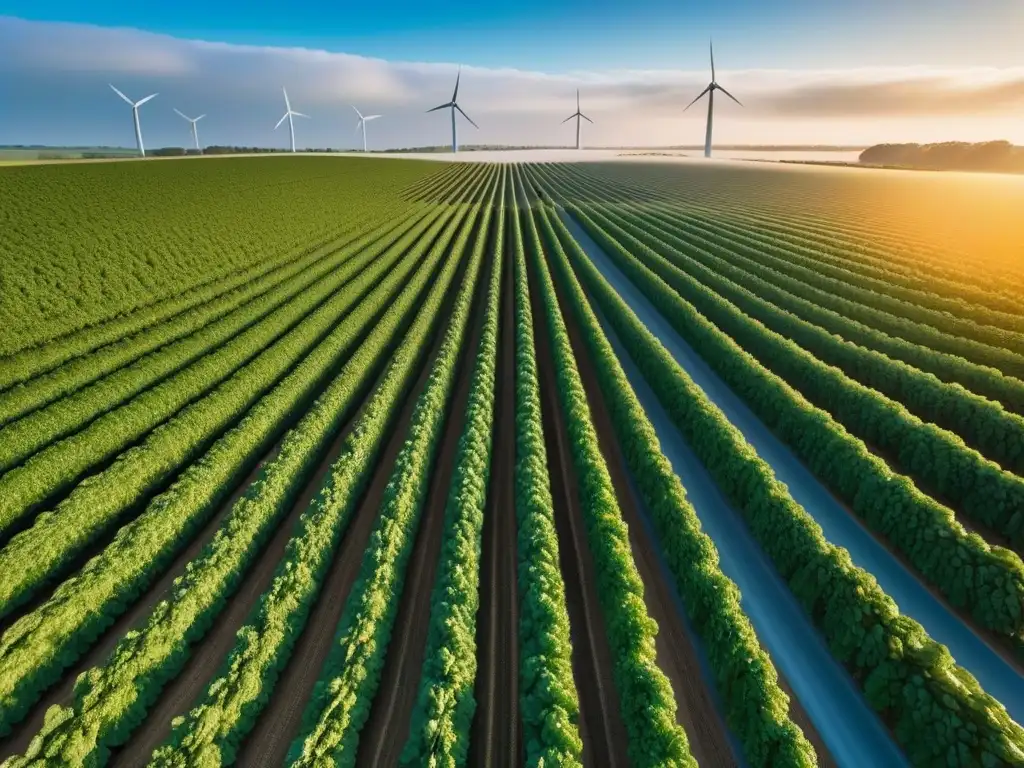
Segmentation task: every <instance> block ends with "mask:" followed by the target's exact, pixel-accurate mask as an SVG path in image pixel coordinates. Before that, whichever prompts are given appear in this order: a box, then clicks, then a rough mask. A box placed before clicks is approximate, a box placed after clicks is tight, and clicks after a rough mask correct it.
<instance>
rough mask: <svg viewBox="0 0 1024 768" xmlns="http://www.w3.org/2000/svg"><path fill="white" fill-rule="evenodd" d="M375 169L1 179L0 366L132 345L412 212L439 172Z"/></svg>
mask: <svg viewBox="0 0 1024 768" xmlns="http://www.w3.org/2000/svg"><path fill="white" fill-rule="evenodd" d="M372 162H373V161H372V160H368V159H325V158H301V157H292V158H283V157H282V158H234V159H231V160H226V161H225V160H215V161H213V162H212V163H205V162H204V163H203V164H202V165H197V164H193V163H152V164H149V163H147V164H146V165H145V166H139V165H137V164H135V165H132V164H129V165H124V164H118V163H92V164H86V165H77V166H35V167H23V168H5V169H3V171H2V172H0V200H2V201H3V207H2V209H0V217H3V218H4V220H5V225H4V235H5V239H4V242H5V246H6V251H5V254H6V256H7V258H6V261H5V268H4V275H5V283H6V285H5V291H4V299H5V300H4V301H3V302H2V303H0V354H4V355H12V354H13V355H14V356H15V357H18V358H21V359H25V358H28V357H31V356H33V355H37V356H38V357H40V358H43V360H42V361H41V362H42V363H43V367H42V368H41V370H48V369H49V368H52V367H53V366H54V365H56V364H57V362H60V361H61V360H62V359H68V358H67V357H65V356H64V355H63V354H62V353H61V352H60V350H61V349H62V348H64V347H65V345H66V344H70V346H71V348H72V349H74V350H77V354H81V353H82V352H83V351H88V349H91V348H95V347H85V348H83V347H82V346H81V345H80V343H79V342H81V341H83V340H84V339H87V338H88V339H92V340H93V341H94V342H95V341H98V340H100V339H103V340H102V341H99V343H100V344H103V343H110V342H113V341H117V340H118V339H121V338H124V337H125V336H128V335H131V334H134V333H136V332H137V331H139V330H141V329H142V328H144V327H147V326H149V325H151V324H153V323H155V322H158V321H160V320H164V319H167V318H169V317H171V316H173V315H175V314H177V313H178V312H180V311H182V310H184V309H188V308H189V307H191V306H194V305H195V303H196V301H197V300H198V301H200V302H202V301H206V300H208V298H209V297H210V295H211V294H208V293H207V294H206V297H205V298H200V297H199V294H202V293H204V292H205V291H206V289H207V288H208V287H213V286H215V285H217V284H219V283H221V282H222V281H225V278H227V276H228V275H231V274H232V273H235V272H244V271H246V270H248V269H249V268H250V267H251V266H253V265H255V264H257V263H265V262H267V261H277V260H279V259H280V257H281V256H282V255H283V254H286V253H288V252H290V251H293V249H295V250H297V251H299V252H301V251H302V250H304V249H306V248H309V247H310V246H311V245H313V246H315V245H316V244H323V243H326V242H328V241H330V240H332V239H336V238H337V236H338V234H339V231H341V230H342V229H344V228H345V227H347V225H348V222H349V221H351V220H353V219H355V218H358V217H362V216H365V215H373V214H374V213H375V212H379V213H385V212H387V210H388V208H390V209H391V212H392V213H395V212H398V211H401V210H403V209H405V208H406V204H405V203H403V202H402V201H401V200H400V199H399V198H398V196H397V194H396V193H397V192H399V191H400V189H401V188H402V187H403V186H404V185H406V184H408V183H410V182H413V181H415V180H417V179H419V178H423V177H424V176H427V175H429V174H431V173H432V172H434V171H436V166H435V167H431V166H430V165H427V164H422V163H396V164H393V165H390V166H388V167H387V168H381V167H377V166H375V167H373V168H372V169H371V168H370V167H369V166H368V165H367V163H372ZM342 179H344V181H345V183H339V181H340V180H342ZM373 200H376V201H377V204H376V205H374V206H372V207H368V206H367V205H366V203H367V202H368V201H373ZM225 201H230V205H227V206H225ZM295 211H302V212H303V215H302V216H296V215H295V213H294V212H295ZM350 211H351V214H350V213H349V212H350ZM339 212H341V215H340V216H339ZM353 214H354V215H353ZM154 232H159V233H160V234H159V236H156V237H154V234H153V233H154ZM230 281H231V278H227V280H226V282H230ZM222 290H223V288H214V291H213V294H212V295H216V294H219V293H220V292H221V291H222ZM76 337H77V338H76ZM45 342H55V343H54V344H53V345H52V346H50V345H48V344H44V343H45ZM35 345H42V346H38V347H37V346H35ZM97 346H98V344H97ZM29 347H32V349H27V348H29ZM18 350H23V351H24V354H18ZM6 362H8V361H7V360H5V363H6ZM2 368H6V365H0V369H2ZM5 386H6V385H5Z"/></svg>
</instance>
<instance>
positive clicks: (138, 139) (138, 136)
mask: <svg viewBox="0 0 1024 768" xmlns="http://www.w3.org/2000/svg"><path fill="white" fill-rule="evenodd" d="M108 85H110V84H109V83H108ZM110 87H111V88H114V86H113V85H110ZM114 93H116V94H117V95H118V96H120V97H121V98H122V99H124V100H125V101H126V102H128V103H129V104H130V105H131V107H132V117H134V118H135V145H136V146H137V147H138V148H139V154H140V155H141V156H142V157H145V156H146V148H145V147H144V146H142V127H141V126H140V125H139V107H141V106H142V105H143V104H145V103H146V102H147V101H149V100H150V99H154V98H156V96H157V94H155V93H151V94H150V95H149V96H147V97H146V98H144V99H139V100H138V101H132V100H131V99H129V98H128V97H127V96H125V95H124V94H123V93H121V92H120V91H119V90H117V88H114Z"/></svg>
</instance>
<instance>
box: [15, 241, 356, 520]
mask: <svg viewBox="0 0 1024 768" xmlns="http://www.w3.org/2000/svg"><path fill="white" fill-rule="evenodd" d="M346 255H352V254H351V253H350V254H346ZM342 264H343V266H342V268H341V269H339V270H335V271H333V272H331V273H328V275H327V276H326V277H325V279H323V280H321V281H320V282H318V283H317V284H315V285H313V286H311V287H310V288H309V289H307V290H306V291H303V292H302V293H301V294H300V295H298V296H296V297H295V298H294V299H293V300H291V301H289V302H288V303H287V304H285V305H283V306H282V307H280V308H279V309H278V310H276V311H274V312H272V313H271V314H269V315H267V316H266V317H264V318H263V319H262V320H261V321H259V322H258V323H256V324H255V325H253V326H252V327H251V328H249V329H248V330H246V331H244V332H243V333H241V334H239V335H237V336H235V337H234V338H232V339H231V340H230V341H229V342H228V343H227V344H224V345H223V346H221V347H219V348H218V349H216V350H215V351H214V352H212V353H211V354H209V355H206V356H204V357H202V358H200V359H199V360H197V361H196V362H195V363H193V364H192V365H190V366H188V367H187V368H185V369H184V370H182V371H179V372H178V373H177V374H175V375H174V376H172V377H170V378H168V379H165V380H164V381H162V382H161V383H160V384H159V385H157V386H155V387H153V388H151V389H148V390H145V391H143V392H142V393H141V394H140V395H139V396H138V397H135V398H133V399H131V400H130V401H129V402H128V403H126V404H125V405H124V406H122V407H120V408H118V409H117V410H115V411H112V412H108V413H106V414H104V415H103V416H101V417H100V418H98V419H96V420H95V421H93V422H91V423H90V424H89V426H88V427H87V428H85V429H84V430H82V431H80V432H77V433H76V434H74V435H72V436H70V437H68V438H66V439H65V440H62V441H60V442H59V443H56V444H54V445H51V446H49V447H48V448H46V449H44V450H43V451H40V452H39V453H36V454H35V455H34V456H33V457H32V458H31V459H29V460H28V461H27V462H25V463H24V464H21V465H20V466H18V467H16V468H15V469H12V470H11V471H9V472H7V473H6V474H4V475H3V476H2V477H0V532H6V531H8V530H9V529H10V528H11V527H12V526H15V525H20V524H21V523H23V522H24V521H25V520H26V519H27V518H28V517H29V516H30V514H31V512H32V511H33V510H34V509H35V508H36V507H37V506H38V505H40V504H42V503H44V502H45V501H46V500H47V499H48V498H51V497H52V496H53V495H55V494H57V493H59V492H60V491H61V490H63V489H66V488H68V487H70V486H72V485H73V484H74V483H75V482H76V481H77V480H78V478H79V477H81V476H82V475H83V474H84V473H85V472H86V471H88V470H89V469H91V468H93V467H96V466H99V465H101V464H102V463H103V462H105V461H108V460H110V459H111V458H113V457H114V456H116V455H117V454H118V453H120V452H121V451H122V450H124V449H125V448H126V447H128V446H130V445H131V444H132V443H133V442H136V441H138V440H139V439H141V438H142V437H143V436H145V435H146V434H147V433H149V432H150V431H151V430H153V429H154V428H155V427H157V426H161V425H165V423H166V422H168V420H169V419H171V418H172V417H174V416H175V414H178V412H179V411H181V409H183V408H185V406H188V405H189V403H203V402H204V400H205V399H208V398H205V399H204V397H203V396H204V395H206V394H207V393H209V392H210V391H211V390H213V389H214V388H215V387H217V385H218V384H220V383H221V382H226V387H223V388H221V389H220V391H221V392H224V391H231V390H232V389H233V390H235V391H236V392H237V393H238V395H236V397H239V396H240V399H239V400H238V402H239V407H244V405H243V404H244V403H245V402H246V399H247V398H252V399H254V398H255V397H256V396H258V394H259V393H260V392H261V391H262V388H265V387H267V386H269V385H271V384H272V383H273V381H274V378H273V377H271V378H269V379H268V378H264V379H263V380H262V381H261V380H260V379H259V378H256V377H254V376H253V375H252V373H251V371H252V370H253V366H254V365H255V367H259V359H260V355H267V354H270V355H274V354H275V353H274V350H275V349H277V348H281V347H288V346H291V347H292V348H293V349H294V351H295V354H294V356H293V357H292V358H280V357H276V355H275V357H276V359H278V360H279V361H280V365H279V366H278V367H277V368H275V369H273V371H272V372H273V373H274V374H276V375H277V376H280V375H281V374H283V373H284V372H285V371H286V370H287V367H288V365H289V364H291V361H292V360H297V359H301V356H302V353H303V352H305V351H306V350H307V349H308V348H309V347H311V346H312V345H313V344H315V343H316V342H317V341H319V339H320V338H321V337H322V336H323V335H324V334H325V333H326V332H327V331H328V330H329V329H330V328H331V326H332V324H333V323H334V322H336V321H337V320H338V319H339V318H340V317H342V316H343V314H344V313H345V312H347V311H348V309H349V307H350V305H351V301H352V299H353V298H356V297H357V296H358V294H355V296H354V295H353V291H352V288H351V286H349V285H347V284H348V283H349V282H350V281H351V280H352V279H353V277H355V276H356V275H358V274H360V270H362V269H363V268H364V267H367V266H368V265H369V266H370V269H371V270H372V269H373V265H372V261H371V260H370V259H368V258H367V257H366V255H365V254H360V255H359V256H358V257H357V258H355V259H353V260H352V261H350V262H348V263H345V262H342ZM278 340H280V345H275V344H274V342H275V341H278ZM267 373H271V371H269V370H268V371H267ZM261 384H262V387H261V386H260V385H261ZM199 407H202V406H199ZM187 413H188V410H186V411H185V412H184V413H182V414H178V415H179V421H180V417H181V416H184V415H185V414H187ZM230 413H231V412H230V411H229V412H225V416H228V415H229V414H230ZM81 415H82V417H87V416H88V415H89V414H88V413H84V414H81ZM163 428H164V429H165V430H166V426H164V427H163ZM197 437H198V436H197ZM22 439H24V440H27V441H30V440H31V435H28V436H24V435H23V436H22ZM201 445H202V443H201V442H199V440H198V439H196V438H195V437H194V438H193V439H192V440H190V441H189V442H188V444H187V447H188V448H190V449H193V450H195V449H198V448H199V447H201ZM18 453H21V451H18Z"/></svg>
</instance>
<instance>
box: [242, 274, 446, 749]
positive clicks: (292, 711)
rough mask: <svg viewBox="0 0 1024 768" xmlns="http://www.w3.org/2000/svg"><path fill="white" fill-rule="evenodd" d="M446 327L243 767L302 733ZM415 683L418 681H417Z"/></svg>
mask: <svg viewBox="0 0 1024 768" xmlns="http://www.w3.org/2000/svg"><path fill="white" fill-rule="evenodd" d="M449 258H450V256H449ZM464 273H465V265H463V267H462V268H460V270H459V271H458V272H457V274H456V276H455V280H454V282H453V283H452V287H451V288H450V289H449V291H448V295H447V296H446V298H445V302H444V304H443V305H442V307H441V316H442V317H447V316H448V315H449V313H450V309H451V306H452V303H453V301H454V297H455V295H456V290H455V289H456V286H458V285H459V283H460V281H461V280H462V278H463V275H464ZM431 279H432V280H433V278H431ZM444 328H445V326H444V324H440V325H439V326H438V328H437V331H436V333H435V334H434V339H433V341H432V344H431V349H430V353H429V355H427V356H426V360H425V361H424V362H423V363H421V365H422V369H421V371H420V376H419V378H418V379H417V381H416V384H415V385H414V386H413V388H412V391H411V392H410V394H409V397H408V398H407V399H406V401H405V404H404V406H403V408H402V413H401V414H400V416H399V419H398V421H397V422H396V423H395V428H394V430H393V432H392V433H391V437H390V439H389V440H388V443H387V445H386V446H385V448H384V452H383V453H382V455H381V457H380V459H379V460H378V462H377V466H376V469H375V471H374V474H373V477H372V479H371V480H370V484H369V485H368V487H367V491H366V493H365V494H364V496H363V500H362V501H361V503H360V504H359V507H358V509H357V510H356V513H355V515H354V516H353V518H352V520H351V522H350V523H349V526H348V530H347V531H345V534H344V535H343V537H342V540H341V544H340V546H339V548H338V551H337V552H336V553H335V556H334V560H333V561H332V562H331V565H330V567H329V569H328V571H327V578H326V579H325V580H324V584H323V587H322V589H321V592H320V594H319V596H318V597H317V600H316V603H315V604H314V605H313V608H312V610H311V611H310V613H309V617H308V619H307V620H306V627H305V629H304V630H303V632H302V634H301V635H299V639H298V641H297V642H296V643H295V647H294V648H293V649H292V653H291V656H290V657H289V660H288V663H287V664H286V665H285V667H284V669H283V670H282V671H281V676H280V677H279V678H278V681H277V684H276V685H275V686H274V694H273V696H271V697H270V701H269V702H268V703H267V705H266V706H265V707H264V708H263V711H262V713H261V714H260V716H259V719H258V720H257V721H256V724H255V726H254V727H253V729H252V731H251V732H250V733H249V735H248V737H247V738H246V739H245V740H244V741H243V742H242V746H241V748H240V749H239V751H238V759H237V761H236V763H235V764H236V765H238V766H240V768H249V766H254V767H261V766H267V765H283V764H284V760H285V757H286V756H287V754H288V748H289V747H290V746H291V743H292V741H293V740H294V739H295V738H296V736H298V733H299V728H300V726H301V725H302V715H303V712H304V711H305V708H306V703H307V702H308V701H309V699H310V697H311V696H312V693H313V687H314V686H315V684H316V681H317V680H318V679H319V677H320V672H321V670H322V668H323V665H324V661H325V660H326V659H327V656H328V654H329V653H330V650H331V647H332V645H333V643H334V639H335V635H336V634H337V629H338V622H340V621H341V614H342V611H343V610H344V608H345V603H346V601H347V600H348V596H349V593H350V592H351V591H352V585H353V584H355V581H356V578H357V577H358V575H359V569H360V566H361V565H362V561H363V553H364V552H365V551H366V546H367V542H368V541H369V539H370V534H371V533H372V532H373V527H374V523H375V522H376V518H377V513H378V511H379V509H380V503H381V499H382V498H383V496H384V490H385V488H386V487H387V484H388V480H389V479H390V477H391V471H392V469H393V467H394V464H395V458H396V457H397V456H398V452H399V451H400V450H401V449H402V444H403V443H404V442H405V437H406V433H407V432H408V429H409V421H410V420H411V418H412V412H413V409H414V408H415V405H416V400H417V399H418V397H419V395H420V392H422V391H423V388H424V386H425V385H426V382H427V378H428V377H429V375H430V368H431V366H432V365H433V362H434V359H435V358H436V357H437V351H438V349H440V346H441V341H442V339H443V338H444ZM361 410H362V409H360V411H361ZM354 421H355V419H353V422H354ZM410 684H411V685H413V686H414V687H415V683H410ZM404 737H405V734H402V736H401V737H400V738H402V739H403V740H404Z"/></svg>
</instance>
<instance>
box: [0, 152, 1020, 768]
mask: <svg viewBox="0 0 1024 768" xmlns="http://www.w3.org/2000/svg"><path fill="white" fill-rule="evenodd" d="M1011 181H1013V180H1006V179H1000V178H986V179H966V178H944V179H942V178H932V177H931V176H930V175H929V176H927V177H925V176H924V175H921V174H899V173H889V172H884V171H879V172H877V173H875V172H872V173H864V172H856V171H843V170H837V169H810V168H765V167H760V166H759V165H754V164H751V166H750V167H744V166H742V165H739V164H718V163H714V164H711V163H681V164H670V163H657V162H644V163H632V162H623V161H619V162H601V163H515V164H509V163H470V162H466V163H438V162H430V161H420V160H398V159H373V158H332V157H315V156H311V157H301V156H300V157H266V158H225V159H207V160H202V161H189V162H176V161H165V162H155V163H151V162H123V163H92V164H81V165H41V166H24V167H9V168H2V169H0V232H2V233H3V234H2V235H0V296H2V298H0V765H2V766H4V767H5V768H8V767H9V768H13V767H15V766H18V767H21V766H51V765H72V766H78V765H82V766H85V765H88V766H100V765H112V766H136V765H154V766H182V767H184V766H219V765H240V766H263V765H294V766H309V767H312V766H317V767H320V766H369V765H381V766H421V765H431V766H452V767H454V766H506V765H522V764H526V765H531V766H541V765H543V766H552V765H556V766H575V765H580V766H588V767H589V766H638V767H644V766H694V765H700V766H716V767H717V766H750V767H751V768H762V767H765V768H767V767H768V766H814V765H820V766H844V767H845V766H856V767H857V768H860V767H861V766H869V765H870V766H904V765H912V766H983V767H985V768H991V767H995V766H1020V765H1024V728H1022V727H1021V725H1019V723H1021V722H1022V721H1024V562H1022V560H1021V554H1022V553H1024V263H1022V262H1021V253H1022V252H1021V244H1022V243H1024V224H1022V220H1021V218H1020V210H1022V209H1024V187H1022V186H1021V185H1020V184H1019V183H1017V184H1016V185H1015V184H1014V183H1011Z"/></svg>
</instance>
